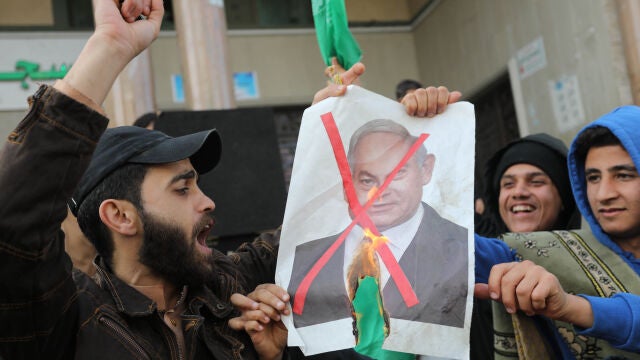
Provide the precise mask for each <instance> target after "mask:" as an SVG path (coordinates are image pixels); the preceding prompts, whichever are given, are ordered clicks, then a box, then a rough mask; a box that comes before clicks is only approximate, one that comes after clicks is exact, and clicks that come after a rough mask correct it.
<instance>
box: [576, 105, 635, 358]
mask: <svg viewBox="0 0 640 360" xmlns="http://www.w3.org/2000/svg"><path fill="white" fill-rule="evenodd" d="M598 126H600V127H605V128H607V129H609V130H610V131H611V132H612V133H613V135H615V136H616V137H617V138H618V139H619V140H620V142H621V143H622V146H623V147H624V149H625V150H626V151H627V153H629V156H630V157H631V160H632V161H633V164H634V165H635V167H636V169H640V107H638V106H633V105H629V106H622V107H619V108H617V109H615V110H613V111H612V112H610V113H608V114H606V115H604V116H602V117H600V118H599V119H597V120H596V121H594V122H592V123H591V124H589V125H587V126H585V127H584V128H583V129H582V130H581V131H580V132H579V133H578V136H579V135H580V134H582V133H583V132H584V131H585V130H586V129H589V128H593V127H598ZM578 136H576V139H577V137H578ZM567 162H568V164H569V178H570V180H571V188H572V190H573V196H574V197H575V200H576V204H577V206H578V209H579V210H580V213H582V216H583V217H584V218H585V219H586V221H587V223H588V224H589V226H590V228H591V232H592V233H593V235H594V236H595V237H596V239H598V241H600V242H601V243H602V244H604V245H606V246H607V247H608V248H610V249H612V250H613V251H614V252H615V253H616V254H618V255H619V256H620V257H621V258H622V259H624V261H625V262H626V263H627V264H629V266H630V267H631V268H632V269H634V270H635V272H636V274H639V275H640V259H636V258H635V257H634V256H633V254H631V253H630V252H626V251H623V250H622V249H621V248H620V246H618V245H617V244H616V243H615V242H614V241H613V240H611V238H610V237H609V235H607V234H606V233H604V231H603V230H602V227H601V226H600V224H599V223H598V221H597V220H596V218H595V216H594V214H593V212H592V211H591V207H590V206H589V199H588V198H587V187H586V178H585V172H584V159H582V160H581V159H578V157H577V156H576V141H575V140H574V141H573V143H572V144H571V147H570V149H569V156H568V158H567ZM612 165H613V164H612ZM585 298H586V299H587V300H589V302H590V303H591V306H592V308H593V315H594V325H593V327H591V328H590V329H585V330H584V331H582V334H584V335H589V336H594V337H599V338H603V339H606V340H608V341H609V343H611V344H612V345H613V346H616V347H618V348H621V349H624V350H630V351H636V352H640V294H618V295H615V296H613V297H612V298H609V299H605V298H598V297H592V296H585Z"/></svg>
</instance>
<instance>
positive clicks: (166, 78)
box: [151, 29, 418, 109]
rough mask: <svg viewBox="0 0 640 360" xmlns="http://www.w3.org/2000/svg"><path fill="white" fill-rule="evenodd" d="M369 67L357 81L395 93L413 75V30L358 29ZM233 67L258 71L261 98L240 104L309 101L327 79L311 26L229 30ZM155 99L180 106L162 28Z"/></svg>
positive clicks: (169, 44)
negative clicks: (172, 87)
mask: <svg viewBox="0 0 640 360" xmlns="http://www.w3.org/2000/svg"><path fill="white" fill-rule="evenodd" d="M355 37H356V40H357V41H358V43H359V44H360V47H361V48H362V51H363V62H364V63H365V65H366V66H367V71H366V73H365V75H364V76H363V77H362V83H361V85H362V86H364V87H366V88H368V89H370V90H372V91H375V92H378V93H380V94H383V95H385V96H388V97H391V98H393V97H394V95H393V92H394V87H395V84H396V83H397V82H398V81H399V80H400V79H403V78H416V77H417V76H418V67H417V63H416V53H415V49H414V40H413V35H412V34H411V33H410V32H409V31H408V29H400V30H396V31H392V32H387V31H385V32H359V33H358V32H356V33H355ZM229 52H230V54H229V56H230V59H231V60H230V62H231V67H232V69H231V70H232V71H233V72H244V71H255V72H256V73H257V79H258V87H259V92H260V99H258V100H250V101H241V102H238V106H259V105H291V104H308V103H310V102H311V100H312V98H313V95H314V94H315V92H316V91H317V90H319V89H321V88H322V87H324V86H325V84H326V79H325V77H324V74H323V71H324V69H325V64H324V63H323V61H322V59H321V57H320V51H319V49H318V45H317V42H316V37H315V34H314V33H313V32H312V31H286V32H262V33H257V32H253V31H248V32H241V31H233V32H231V34H230V36H229ZM151 58H152V60H151V61H152V64H153V68H154V82H155V86H156V98H157V104H158V108H160V109H180V108H184V105H183V104H177V103H175V102H173V99H172V90H171V78H170V77H171V75H172V74H179V73H180V58H179V54H178V47H177V40H176V37H175V34H174V33H166V34H163V35H161V37H160V38H159V39H158V40H156V42H155V43H154V44H153V45H152V47H151Z"/></svg>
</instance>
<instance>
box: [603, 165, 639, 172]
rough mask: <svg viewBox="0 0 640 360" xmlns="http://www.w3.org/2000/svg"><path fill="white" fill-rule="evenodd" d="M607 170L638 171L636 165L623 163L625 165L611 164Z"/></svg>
mask: <svg viewBox="0 0 640 360" xmlns="http://www.w3.org/2000/svg"><path fill="white" fill-rule="evenodd" d="M609 171H633V172H638V169H636V167H635V166H633V165H630V164H625V165H616V166H612V167H610V168H609Z"/></svg>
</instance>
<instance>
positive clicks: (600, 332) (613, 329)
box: [475, 106, 640, 353]
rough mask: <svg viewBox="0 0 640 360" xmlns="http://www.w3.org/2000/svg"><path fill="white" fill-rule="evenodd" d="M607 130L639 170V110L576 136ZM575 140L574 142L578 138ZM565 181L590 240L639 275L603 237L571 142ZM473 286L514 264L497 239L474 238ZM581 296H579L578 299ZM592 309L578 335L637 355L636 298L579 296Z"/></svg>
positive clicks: (639, 300)
mask: <svg viewBox="0 0 640 360" xmlns="http://www.w3.org/2000/svg"><path fill="white" fill-rule="evenodd" d="M596 126H601V127H606V128H608V129H609V130H610V131H611V132H612V133H613V134H614V135H615V136H616V137H617V138H618V139H620V142H621V143H622V145H623V147H624V148H625V150H626V151H627V152H628V153H629V155H630V156H631V159H632V161H633V163H634V165H635V167H636V169H638V168H640V107H638V106H622V107H619V108H617V109H615V110H614V111H612V112H610V113H608V114H606V115H604V116H602V117H601V118H599V119H598V120H596V121H594V122H592V123H591V124H589V125H587V126H585V127H584V128H583V129H582V130H580V132H579V133H578V136H579V135H580V134H581V133H582V132H584V131H585V130H586V129H588V128H592V127H596ZM578 136H576V138H577V137H578ZM567 162H568V166H569V177H570V180H571V187H572V190H573V195H574V198H575V200H576V204H577V206H578V209H579V210H580V212H581V213H582V216H583V217H584V218H585V219H586V221H587V222H588V224H589V226H590V227H591V231H592V232H593V234H594V236H595V237H596V238H597V239H598V240H599V241H600V242H601V243H603V244H604V245H606V246H607V247H609V248H610V249H612V250H613V251H614V252H615V253H617V254H618V255H619V256H620V257H621V258H622V259H624V261H625V262H626V263H627V264H629V266H630V267H631V268H632V269H634V270H635V272H636V273H637V274H639V275H640V259H636V258H635V257H634V256H633V254H631V253H629V252H625V251H623V250H622V249H621V248H620V246H618V245H617V244H616V243H615V242H614V241H613V240H611V238H610V237H609V236H608V235H607V234H605V233H604V231H603V230H602V228H601V227H600V224H598V222H597V220H596V218H595V216H594V215H593V212H592V211H591V207H590V206H589V200H588V198H587V192H586V179H585V173H584V160H580V159H578V158H577V156H576V144H575V140H574V142H573V143H572V144H571V147H570V149H569V154H568V158H567ZM475 246H476V256H475V257H476V282H477V283H486V282H487V279H488V277H489V272H490V271H491V267H492V266H493V265H496V264H499V263H504V262H511V261H515V253H514V251H513V250H511V249H509V247H508V246H507V244H506V243H504V242H502V241H500V240H498V239H490V238H484V237H480V236H478V235H476V241H475ZM581 296H583V295H581ZM583 297H584V298H585V299H587V300H588V301H589V302H590V304H591V307H592V309H593V315H594V323H593V326H592V327H591V328H588V329H578V328H576V330H580V331H579V333H580V334H582V335H587V336H593V337H598V338H602V339H605V340H607V341H608V342H609V343H610V344H611V345H612V346H614V347H617V348H619V349H622V350H626V351H633V352H639V353H640V294H627V293H624V294H616V295H614V296H613V297H611V298H600V297H594V296H583Z"/></svg>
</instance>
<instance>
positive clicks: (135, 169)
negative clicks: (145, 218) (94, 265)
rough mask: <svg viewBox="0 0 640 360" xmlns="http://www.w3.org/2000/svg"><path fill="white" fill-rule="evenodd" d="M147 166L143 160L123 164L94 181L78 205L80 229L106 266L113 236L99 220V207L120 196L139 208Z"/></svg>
mask: <svg viewBox="0 0 640 360" xmlns="http://www.w3.org/2000/svg"><path fill="white" fill-rule="evenodd" d="M147 168H148V166H147V165H143V164H125V165H124V166H122V167H120V168H118V169H116V170H115V171H114V172H112V173H111V174H110V175H108V176H107V177H106V178H104V180H102V182H100V183H99V184H98V185H96V187H95V188H94V189H93V190H92V191H91V192H90V193H89V194H88V195H87V197H86V198H85V200H84V201H83V202H82V204H81V205H80V208H79V209H78V225H80V229H81V230H82V232H83V233H84V235H85V236H86V237H87V238H88V239H89V241H91V243H93V245H94V246H95V247H96V250H97V251H98V254H100V255H101V256H102V258H103V259H104V261H105V264H106V265H107V266H109V267H111V265H112V258H113V238H112V237H111V233H110V232H109V229H108V228H107V226H106V225H105V224H104V223H102V220H100V215H99V212H98V209H99V208H100V204H102V202H103V201H105V200H107V199H119V200H127V201H129V202H131V203H132V204H133V205H134V206H135V207H136V209H138V211H142V198H141V187H142V181H143V180H144V177H145V175H146V174H147Z"/></svg>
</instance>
